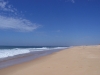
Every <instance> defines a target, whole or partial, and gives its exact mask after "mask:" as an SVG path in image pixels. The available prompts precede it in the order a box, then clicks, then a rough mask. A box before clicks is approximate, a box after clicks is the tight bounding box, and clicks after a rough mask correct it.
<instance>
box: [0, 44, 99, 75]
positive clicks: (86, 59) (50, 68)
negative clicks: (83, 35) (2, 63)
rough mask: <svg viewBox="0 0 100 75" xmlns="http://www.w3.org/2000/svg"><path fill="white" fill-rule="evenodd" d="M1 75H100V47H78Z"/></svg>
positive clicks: (8, 70)
mask: <svg viewBox="0 0 100 75" xmlns="http://www.w3.org/2000/svg"><path fill="white" fill-rule="evenodd" d="M0 75H100V46H99V45H98V46H76V47H72V48H69V49H66V50H62V51H59V52H55V53H53V54H50V55H47V56H43V57H40V58H37V59H35V60H32V61H29V62H24V63H21V64H17V65H14V66H10V67H7V68H4V69H0Z"/></svg>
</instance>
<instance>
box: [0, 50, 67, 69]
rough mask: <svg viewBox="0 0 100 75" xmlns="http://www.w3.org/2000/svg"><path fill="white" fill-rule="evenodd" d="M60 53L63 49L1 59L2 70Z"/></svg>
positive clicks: (0, 67)
mask: <svg viewBox="0 0 100 75" xmlns="http://www.w3.org/2000/svg"><path fill="white" fill-rule="evenodd" d="M66 49H68V48H66ZM62 50H65V49H62ZM58 51H61V49H59V50H49V51H37V52H31V53H26V54H21V55H18V56H17V55H16V56H14V57H12V58H5V59H0V69H3V68H6V67H9V66H12V65H16V64H20V63H24V62H28V61H31V60H34V59H36V58H39V57H42V56H46V55H49V54H52V53H54V52H58Z"/></svg>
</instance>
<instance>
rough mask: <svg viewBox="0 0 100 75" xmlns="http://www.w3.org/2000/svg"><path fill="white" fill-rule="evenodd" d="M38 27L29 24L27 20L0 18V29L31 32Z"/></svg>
mask: <svg viewBox="0 0 100 75" xmlns="http://www.w3.org/2000/svg"><path fill="white" fill-rule="evenodd" d="M38 26H39V25H36V24H33V23H31V22H30V21H29V20H26V19H20V18H13V17H6V16H0V29H16V30H20V31H33V30H35V29H37V28H38Z"/></svg>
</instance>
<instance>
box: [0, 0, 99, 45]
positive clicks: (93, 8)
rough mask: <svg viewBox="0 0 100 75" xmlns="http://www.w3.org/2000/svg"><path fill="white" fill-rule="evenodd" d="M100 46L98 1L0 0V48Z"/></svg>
mask: <svg viewBox="0 0 100 75" xmlns="http://www.w3.org/2000/svg"><path fill="white" fill-rule="evenodd" d="M96 44H100V0H0V45H28V46H30V45H33V46H34V45H35V46H44V45H46V46H73V45H96Z"/></svg>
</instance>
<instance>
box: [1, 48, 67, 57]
mask: <svg viewBox="0 0 100 75" xmlns="http://www.w3.org/2000/svg"><path fill="white" fill-rule="evenodd" d="M65 48H67V47H54V48H48V47H42V48H14V49H0V58H6V57H11V56H15V55H19V54H25V53H30V52H34V51H46V50H57V49H65Z"/></svg>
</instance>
